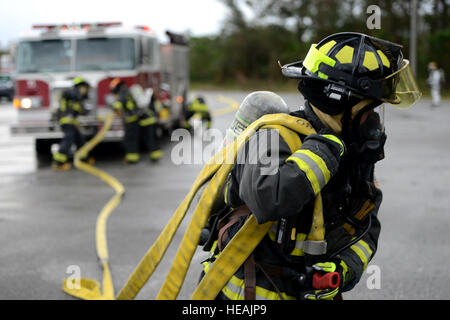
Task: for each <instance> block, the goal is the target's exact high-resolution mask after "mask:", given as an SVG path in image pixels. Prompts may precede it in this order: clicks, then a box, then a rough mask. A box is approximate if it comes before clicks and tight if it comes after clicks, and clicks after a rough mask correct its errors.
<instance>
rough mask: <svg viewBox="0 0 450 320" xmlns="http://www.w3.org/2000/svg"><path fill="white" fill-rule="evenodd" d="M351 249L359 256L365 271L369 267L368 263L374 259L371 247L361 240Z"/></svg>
mask: <svg viewBox="0 0 450 320" xmlns="http://www.w3.org/2000/svg"><path fill="white" fill-rule="evenodd" d="M350 249H352V250H353V252H355V253H356V254H357V255H358V257H359V259H360V260H361V262H362V263H363V264H364V270H365V269H366V267H367V263H368V262H369V261H370V258H371V257H372V250H371V249H370V247H369V245H368V244H367V243H366V242H365V241H363V240H360V241H358V242H357V243H355V244H354V245H352V246H351V247H350Z"/></svg>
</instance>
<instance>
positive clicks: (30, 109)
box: [10, 22, 189, 154]
mask: <svg viewBox="0 0 450 320" xmlns="http://www.w3.org/2000/svg"><path fill="white" fill-rule="evenodd" d="M166 34H167V35H168V36H169V41H168V43H167V44H164V45H161V44H160V43H159V41H158V37H157V36H156V34H155V33H154V32H153V31H152V30H150V29H149V28H148V27H146V26H137V27H135V28H124V27H122V25H121V23H118V22H111V23H82V24H70V25H35V26H33V29H32V30H30V32H29V33H28V34H24V35H23V36H22V37H20V39H19V41H18V43H17V47H16V57H15V64H16V74H15V81H16V82H15V98H14V101H13V104H14V107H15V108H16V109H17V111H18V116H17V122H16V123H14V124H13V125H12V126H11V128H10V129H11V133H12V134H13V135H31V136H34V137H35V141H36V151H37V153H38V154H49V153H50V152H51V151H50V148H51V145H52V144H53V143H55V142H58V140H59V139H61V138H62V132H61V131H60V128H59V126H58V123H57V121H56V120H55V119H54V117H53V116H52V115H53V114H54V112H55V110H56V109H57V108H58V105H59V100H60V97H61V94H62V92H63V91H64V90H66V89H68V88H69V87H71V86H72V80H73V78H74V77H78V76H80V77H83V78H84V79H86V80H87V81H88V82H89V84H90V85H91V90H90V92H89V98H88V100H87V102H86V107H87V109H89V110H90V112H89V114H88V115H86V116H81V117H79V121H80V128H81V130H82V132H83V133H84V134H85V135H87V136H92V135H94V134H95V133H96V132H97V130H98V129H99V126H101V124H102V118H103V117H104V115H105V114H106V113H108V112H109V110H110V109H109V107H108V103H107V101H108V95H109V94H110V93H109V83H110V81H111V80H112V79H114V78H117V77H118V78H121V79H122V80H124V81H125V82H126V83H127V85H128V86H129V87H132V88H133V87H137V86H138V85H139V88H140V89H141V90H137V92H139V91H140V92H142V93H144V92H145V93H146V94H145V95H144V97H147V100H149V98H150V97H151V94H158V95H159V94H161V93H163V94H162V95H161V99H162V100H165V101H163V104H164V106H166V108H165V109H164V112H161V113H160V116H159V124H160V126H161V127H162V128H165V129H170V128H171V127H173V126H177V125H178V124H179V122H180V120H182V118H183V112H182V111H183V110H182V108H183V101H184V100H185V98H186V96H187V90H188V88H189V48H188V46H187V42H186V39H185V37H183V36H182V35H177V34H174V33H171V32H166ZM161 87H162V88H164V89H163V90H161ZM133 92H136V90H133ZM140 101H141V102H142V101H144V104H145V98H144V100H142V99H140ZM122 137H123V128H122V124H121V122H120V120H119V119H116V120H115V122H114V124H113V126H112V128H111V130H110V131H109V132H108V133H107V135H106V137H105V141H119V140H121V139H122Z"/></svg>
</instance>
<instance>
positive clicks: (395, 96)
mask: <svg viewBox="0 0 450 320" xmlns="http://www.w3.org/2000/svg"><path fill="white" fill-rule="evenodd" d="M382 92H383V98H382V100H383V101H384V102H387V103H390V104H392V105H393V106H394V107H396V108H399V109H407V108H409V107H411V106H412V105H413V104H414V103H416V102H417V101H418V100H419V99H420V97H421V96H422V92H421V91H420V89H419V86H418V85H417V82H416V79H415V77H414V75H413V73H412V70H411V66H410V63H409V61H408V60H406V59H404V60H403V61H402V64H401V67H400V68H399V70H397V71H396V72H394V73H393V74H391V75H389V76H387V77H386V78H385V79H383V81H382Z"/></svg>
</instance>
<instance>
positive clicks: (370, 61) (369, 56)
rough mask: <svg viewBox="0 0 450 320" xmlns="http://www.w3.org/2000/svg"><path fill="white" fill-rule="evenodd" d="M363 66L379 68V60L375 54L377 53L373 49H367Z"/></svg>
mask: <svg viewBox="0 0 450 320" xmlns="http://www.w3.org/2000/svg"><path fill="white" fill-rule="evenodd" d="M363 66H364V67H366V68H367V69H369V70H370V71H372V70H375V69H377V68H378V61H377V58H376V56H375V53H373V52H372V51H366V53H365V55H364V61H363Z"/></svg>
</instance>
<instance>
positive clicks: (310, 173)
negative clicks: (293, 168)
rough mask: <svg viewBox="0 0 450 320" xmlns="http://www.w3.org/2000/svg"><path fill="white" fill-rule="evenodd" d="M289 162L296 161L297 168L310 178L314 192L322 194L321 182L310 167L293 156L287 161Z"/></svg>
mask: <svg viewBox="0 0 450 320" xmlns="http://www.w3.org/2000/svg"><path fill="white" fill-rule="evenodd" d="M289 160H290V161H294V162H295V163H296V164H297V166H298V167H299V168H300V170H302V171H303V172H304V173H305V174H306V177H307V178H308V180H309V182H310V183H311V187H312V189H313V191H314V194H318V193H319V192H320V186H319V181H318V180H317V177H316V175H315V174H314V172H313V171H312V170H311V168H310V167H309V165H308V164H307V163H306V162H304V161H303V160H300V159H299V158H297V157H292V156H291V157H289V158H287V159H286V161H289Z"/></svg>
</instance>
